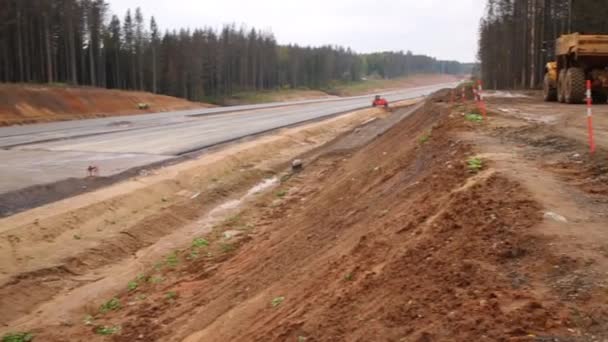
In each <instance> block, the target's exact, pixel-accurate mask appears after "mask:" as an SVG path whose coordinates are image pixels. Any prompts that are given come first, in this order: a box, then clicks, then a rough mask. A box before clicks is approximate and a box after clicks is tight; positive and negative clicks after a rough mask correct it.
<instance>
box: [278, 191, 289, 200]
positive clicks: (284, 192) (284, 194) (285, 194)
mask: <svg viewBox="0 0 608 342" xmlns="http://www.w3.org/2000/svg"><path fill="white" fill-rule="evenodd" d="M285 196H287V191H285V190H281V191H279V192H277V197H279V198H283V197H285Z"/></svg>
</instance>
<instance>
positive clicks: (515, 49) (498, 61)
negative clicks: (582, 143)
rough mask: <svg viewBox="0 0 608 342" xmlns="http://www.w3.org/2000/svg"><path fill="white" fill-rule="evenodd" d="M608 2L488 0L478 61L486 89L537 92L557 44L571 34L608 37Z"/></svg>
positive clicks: (481, 26)
mask: <svg viewBox="0 0 608 342" xmlns="http://www.w3.org/2000/svg"><path fill="white" fill-rule="evenodd" d="M606 18H608V5H607V4H606V1H605V0H602V1H599V0H597V1H595V0H488V2H487V4H486V13H485V16H484V18H483V19H482V20H481V24H480V29H479V31H480V38H479V54H478V57H479V61H480V63H481V75H482V78H483V81H484V82H485V84H486V86H487V87H490V88H494V89H501V88H538V87H540V86H541V85H542V81H543V75H544V73H545V65H546V63H547V62H548V61H550V60H552V59H553V58H554V47H555V40H556V39H557V38H558V37H559V36H560V35H562V34H565V33H569V32H581V33H595V34H608V20H606Z"/></svg>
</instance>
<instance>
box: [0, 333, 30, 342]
mask: <svg viewBox="0 0 608 342" xmlns="http://www.w3.org/2000/svg"><path fill="white" fill-rule="evenodd" d="M33 339H34V335H32V333H29V332H17V333H8V334H6V335H4V336H2V342H30V341H32V340H33Z"/></svg>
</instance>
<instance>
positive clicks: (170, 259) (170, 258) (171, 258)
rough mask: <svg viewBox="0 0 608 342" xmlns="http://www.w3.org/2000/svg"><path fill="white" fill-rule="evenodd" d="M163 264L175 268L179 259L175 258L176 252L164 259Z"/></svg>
mask: <svg viewBox="0 0 608 342" xmlns="http://www.w3.org/2000/svg"><path fill="white" fill-rule="evenodd" d="M165 264H166V265H167V266H169V267H171V268H175V267H177V265H179V259H178V258H177V252H173V253H171V254H169V255H167V258H166V259H165Z"/></svg>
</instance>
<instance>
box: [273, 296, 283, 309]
mask: <svg viewBox="0 0 608 342" xmlns="http://www.w3.org/2000/svg"><path fill="white" fill-rule="evenodd" d="M284 301H285V297H276V298H274V299H273V300H272V302H270V305H272V307H273V308H276V307H277V306H279V305H281V304H283V302H284Z"/></svg>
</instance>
